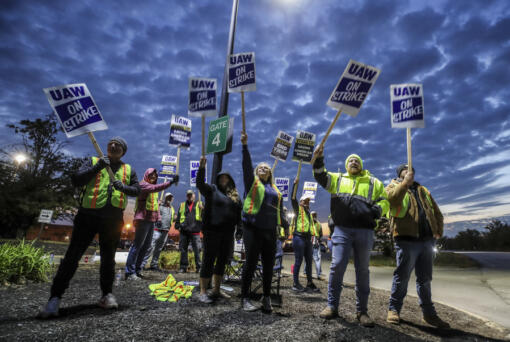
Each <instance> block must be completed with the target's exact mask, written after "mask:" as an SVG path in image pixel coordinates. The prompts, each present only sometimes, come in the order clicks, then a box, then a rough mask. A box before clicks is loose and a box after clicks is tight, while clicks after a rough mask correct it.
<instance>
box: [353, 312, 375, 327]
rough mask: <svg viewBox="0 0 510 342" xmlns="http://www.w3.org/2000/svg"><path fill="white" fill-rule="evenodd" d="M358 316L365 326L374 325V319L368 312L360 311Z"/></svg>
mask: <svg viewBox="0 0 510 342" xmlns="http://www.w3.org/2000/svg"><path fill="white" fill-rule="evenodd" d="M356 318H357V319H358V322H359V323H360V324H361V325H362V326H364V327H367V328H372V327H373V326H374V320H373V319H372V318H370V316H369V315H368V314H367V313H366V312H364V313H361V312H358V313H357V314H356Z"/></svg>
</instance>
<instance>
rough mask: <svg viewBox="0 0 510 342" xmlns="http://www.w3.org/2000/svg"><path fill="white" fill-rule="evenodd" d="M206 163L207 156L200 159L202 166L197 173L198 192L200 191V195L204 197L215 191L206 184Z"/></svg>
mask: <svg viewBox="0 0 510 342" xmlns="http://www.w3.org/2000/svg"><path fill="white" fill-rule="evenodd" d="M206 161H207V159H206V158H205V156H202V157H201V158H200V166H199V168H198V172H197V188H198V191H200V193H201V194H202V195H204V196H206V195H208V194H210V193H212V191H213V188H212V186H210V185H209V184H207V183H206V182H205V164H206Z"/></svg>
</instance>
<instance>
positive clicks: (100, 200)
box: [80, 157, 131, 209]
mask: <svg viewBox="0 0 510 342" xmlns="http://www.w3.org/2000/svg"><path fill="white" fill-rule="evenodd" d="M98 161H99V158H97V157H92V165H96V164H97V162H98ZM130 178H131V166H130V165H129V164H122V165H121V167H119V169H118V170H117V172H115V179H117V180H120V181H121V182H122V183H123V184H129V183H130ZM109 184H110V177H109V176H108V172H107V171H106V168H103V169H102V170H101V171H100V172H98V173H97V174H96V176H95V177H94V178H93V179H92V180H91V181H90V182H89V183H88V184H87V185H85V186H84V187H83V190H82V194H81V200H80V202H81V206H82V207H83V208H89V209H98V208H102V207H104V206H105V205H106V201H107V200H108V186H109ZM111 204H112V206H114V207H116V208H121V209H125V208H126V205H127V200H126V195H125V194H124V193H122V192H120V191H118V190H116V189H115V188H113V186H112V195H111Z"/></svg>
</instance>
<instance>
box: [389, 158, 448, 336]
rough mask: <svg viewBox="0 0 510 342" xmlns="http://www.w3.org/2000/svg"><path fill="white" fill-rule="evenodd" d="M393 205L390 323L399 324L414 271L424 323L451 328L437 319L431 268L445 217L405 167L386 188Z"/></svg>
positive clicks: (400, 169) (401, 167) (426, 190)
mask: <svg viewBox="0 0 510 342" xmlns="http://www.w3.org/2000/svg"><path fill="white" fill-rule="evenodd" d="M386 191H387V192H388V200H389V202H390V226H391V230H392V232H393V239H394V241H395V250H396V252H397V255H396V261H397V267H396V269H395V272H393V285H392V287H391V296H390V303H389V308H388V317H387V321H388V322H389V323H393V324H399V323H400V310H401V309H402V304H403V302H404V298H405V296H406V293H407V284H408V282H409V277H410V276H411V272H412V271H413V269H414V270H415V273H416V292H417V293H418V298H419V301H420V307H421V310H422V313H423V320H424V321H425V322H427V323H428V324H430V325H432V326H435V327H438V328H449V327H450V325H449V324H448V323H447V322H445V321H443V320H442V319H441V318H439V316H438V315H437V312H436V309H435V308H434V303H433V302H432V291H431V287H430V283H431V281H432V265H433V261H434V246H435V241H436V239H439V238H440V237H441V236H442V235H443V215H442V214H441V210H439V206H438V205H437V203H436V201H434V198H432V196H431V195H430V192H429V190H428V189H427V188H425V187H424V186H422V185H420V184H419V183H417V182H415V181H414V168H413V170H412V171H409V170H408V167H407V165H405V164H403V165H400V166H399V167H398V168H397V178H396V179H393V180H392V181H391V183H390V184H389V185H388V186H387V187H386Z"/></svg>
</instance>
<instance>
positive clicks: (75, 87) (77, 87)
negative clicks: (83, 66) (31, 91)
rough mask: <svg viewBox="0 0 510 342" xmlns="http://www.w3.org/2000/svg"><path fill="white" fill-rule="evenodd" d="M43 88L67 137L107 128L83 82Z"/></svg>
mask: <svg viewBox="0 0 510 342" xmlns="http://www.w3.org/2000/svg"><path fill="white" fill-rule="evenodd" d="M43 90H44V93H45V94H46V97H47V98H48V101H49V102H50V105H51V107H52V108H53V110H54V111H55V114H56V115H57V117H58V120H59V121H60V124H61V125H62V127H63V128H64V132H65V133H66V136H67V137H68V138H72V137H75V136H77V135H81V134H86V133H88V132H94V131H102V130H105V129H108V126H107V125H106V122H105V121H104V120H103V117H102V116H101V113H100V112H99V109H98V108H97V105H96V103H95V102H94V99H93V98H92V95H91V94H90V92H89V89H88V88H87V85H86V84H85V83H76V84H67V85H63V86H58V87H51V88H45V89H43Z"/></svg>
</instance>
